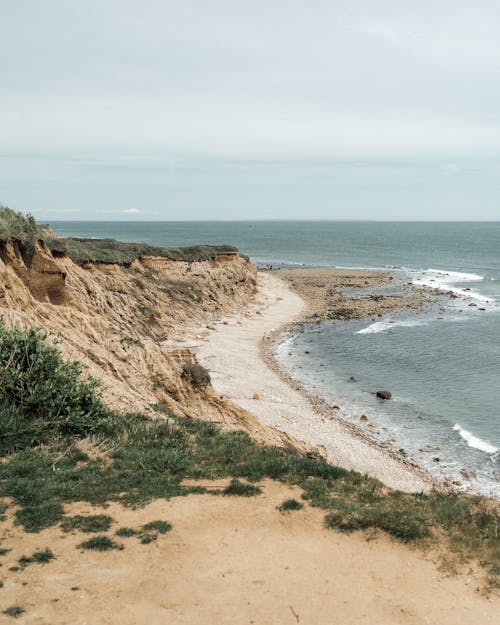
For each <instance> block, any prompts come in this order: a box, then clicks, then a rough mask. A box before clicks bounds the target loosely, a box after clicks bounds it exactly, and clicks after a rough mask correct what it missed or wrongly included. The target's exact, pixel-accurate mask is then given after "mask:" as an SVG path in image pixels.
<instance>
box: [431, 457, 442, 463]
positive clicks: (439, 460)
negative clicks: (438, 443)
mask: <svg viewBox="0 0 500 625" xmlns="http://www.w3.org/2000/svg"><path fill="white" fill-rule="evenodd" d="M433 460H434V462H441V458H440V457H439V456H436V457H435V458H433Z"/></svg>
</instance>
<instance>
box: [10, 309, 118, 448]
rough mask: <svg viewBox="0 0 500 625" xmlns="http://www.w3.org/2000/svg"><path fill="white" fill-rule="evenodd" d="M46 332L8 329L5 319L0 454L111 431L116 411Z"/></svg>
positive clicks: (80, 368)
mask: <svg viewBox="0 0 500 625" xmlns="http://www.w3.org/2000/svg"><path fill="white" fill-rule="evenodd" d="M47 338H48V335H47V334H46V333H44V332H42V331H40V330H36V329H28V330H24V331H23V330H20V329H19V328H7V327H6V326H5V324H4V322H3V319H0V414H1V415H2V419H1V420H0V456H2V455H5V454H6V453H11V452H14V451H18V450H21V449H25V448H26V447H32V446H36V445H39V444H41V443H45V442H47V441H48V440H51V441H53V438H54V436H66V435H71V436H77V437H85V436H88V435H90V434H94V433H98V432H100V431H101V430H102V429H103V427H104V426H106V427H107V428H108V429H109V426H110V421H111V416H112V415H111V412H110V411H109V410H108V409H107V408H106V406H105V405H104V403H103V401H102V399H101V396H100V394H99V391H98V382H97V381H96V380H93V379H91V378H89V379H85V378H84V376H83V375H82V365H81V364H80V363H78V362H65V361H64V360H63V358H62V356H61V354H60V352H59V351H58V350H57V349H56V347H54V346H52V345H49V344H48V343H47Z"/></svg>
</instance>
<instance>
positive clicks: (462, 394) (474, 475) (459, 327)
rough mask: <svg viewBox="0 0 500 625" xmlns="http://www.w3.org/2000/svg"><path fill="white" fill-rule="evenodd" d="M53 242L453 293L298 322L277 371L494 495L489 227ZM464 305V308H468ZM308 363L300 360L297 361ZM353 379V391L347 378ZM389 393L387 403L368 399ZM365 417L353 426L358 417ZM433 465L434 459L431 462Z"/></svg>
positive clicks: (102, 232)
mask: <svg viewBox="0 0 500 625" xmlns="http://www.w3.org/2000/svg"><path fill="white" fill-rule="evenodd" d="M53 227H54V228H55V230H56V231H57V232H59V233H60V234H72V235H80V236H90V237H104V236H109V237H113V238H118V239H122V240H128V241H144V242H147V243H152V244H157V245H189V244H195V243H209V244H215V243H228V244H233V245H236V246H237V247H238V248H240V250H241V251H243V252H245V253H247V254H248V255H249V256H250V257H251V258H252V260H254V261H255V262H257V263H259V264H263V265H267V264H272V265H273V266H280V265H281V266H292V267H293V266H300V265H303V266H325V267H328V266H343V267H374V268H387V269H391V270H392V271H393V272H394V273H395V276H396V281H399V282H401V283H402V284H404V283H406V282H410V281H411V282H413V283H415V284H421V285H427V286H429V287H441V288H444V289H446V290H450V291H454V292H455V294H456V295H457V297H456V298H455V299H450V298H443V301H442V302H440V304H439V305H435V306H433V307H430V308H429V309H427V310H425V311H420V312H411V313H408V312H406V313H404V314H400V315H391V316H390V317H388V318H384V319H379V318H375V319H367V320H362V321H359V320H355V321H343V322H340V321H336V322H327V323H324V324H321V325H306V326H304V327H303V330H304V331H303V332H298V333H293V334H292V335H290V336H286V337H284V339H283V340H282V341H281V342H280V344H278V345H277V353H278V356H279V358H280V360H281V362H282V364H283V366H284V367H285V368H286V369H287V370H288V371H289V372H290V373H291V374H292V375H293V376H295V377H296V378H297V379H299V380H300V381H301V382H303V383H304V384H305V385H306V386H307V387H308V388H310V389H311V390H314V392H316V393H318V394H320V395H321V396H323V397H324V398H325V399H327V400H328V401H331V402H335V403H338V404H341V405H342V410H341V414H340V416H341V417H342V418H344V419H346V420H349V421H352V422H356V423H358V424H359V426H360V427H364V428H367V424H371V425H372V427H371V429H370V430H367V432H368V433H369V434H370V435H371V436H373V437H374V438H376V439H378V440H379V441H385V440H387V439H389V438H391V437H392V438H394V439H395V440H394V441H393V442H392V445H393V446H396V448H398V447H401V448H404V449H405V451H406V453H407V454H408V456H409V457H411V458H414V459H415V460H417V461H418V462H420V463H422V464H423V465H424V466H426V467H427V468H428V469H429V470H430V471H431V472H433V473H434V474H436V475H438V476H440V477H442V478H444V479H448V480H449V481H457V482H460V483H461V487H463V488H469V487H471V488H473V489H474V490H476V491H480V492H483V493H487V494H492V495H495V496H497V497H498V496H500V482H499V475H500V457H499V456H500V452H499V449H500V223H499V222H494V223H421V222H419V223H402V222H397V223H395V222H390V223H381V222H162V223H152V222H148V223H146V222H142V223H137V222H134V223H132V222H130V223H123V222H122V223H106V222H92V223H90V222H86V223H85V222H53ZM471 304H473V305H471ZM306 351H307V352H309V354H305V352H306ZM352 376H353V377H354V378H355V379H356V381H355V382H353V381H351V380H350V378H351V377H352ZM379 388H388V389H389V390H391V391H392V393H393V398H392V399H391V401H389V402H381V401H380V400H377V399H376V397H375V396H374V395H373V394H372V393H373V391H375V390H377V389H379ZM361 414H365V415H367V416H368V419H369V420H368V422H367V423H365V422H360V421H359V416H360V415H361ZM437 458H439V461H437V460H436V459H437Z"/></svg>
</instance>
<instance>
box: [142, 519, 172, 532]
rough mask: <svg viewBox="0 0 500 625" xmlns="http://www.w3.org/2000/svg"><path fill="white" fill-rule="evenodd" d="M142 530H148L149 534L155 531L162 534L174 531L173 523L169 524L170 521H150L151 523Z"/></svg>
mask: <svg viewBox="0 0 500 625" xmlns="http://www.w3.org/2000/svg"><path fill="white" fill-rule="evenodd" d="M142 529H143V530H146V531H147V532H148V531H150V530H155V531H157V532H159V533H160V534H166V533H167V532H169V531H170V530H171V529H172V523H169V522H168V521H150V522H149V523H146V524H145V525H143V526H142Z"/></svg>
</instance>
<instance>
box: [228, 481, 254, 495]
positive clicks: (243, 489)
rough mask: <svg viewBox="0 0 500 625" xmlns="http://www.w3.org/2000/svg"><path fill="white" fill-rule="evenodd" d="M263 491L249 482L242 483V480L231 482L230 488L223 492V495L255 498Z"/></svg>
mask: <svg viewBox="0 0 500 625" xmlns="http://www.w3.org/2000/svg"><path fill="white" fill-rule="evenodd" d="M260 493H262V489H261V488H259V487H258V486H254V484H249V483H248V482H240V480H231V483H230V484H229V486H226V488H225V489H224V490H223V491H222V494H223V495H237V496H238V497H253V496H254V495H260Z"/></svg>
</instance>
